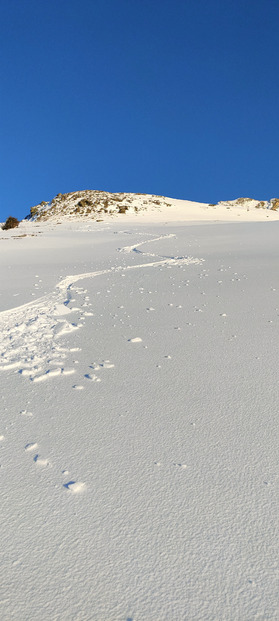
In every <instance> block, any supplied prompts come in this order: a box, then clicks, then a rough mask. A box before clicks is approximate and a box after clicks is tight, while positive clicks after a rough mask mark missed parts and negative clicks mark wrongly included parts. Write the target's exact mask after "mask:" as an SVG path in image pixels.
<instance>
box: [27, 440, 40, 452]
mask: <svg viewBox="0 0 279 621" xmlns="http://www.w3.org/2000/svg"><path fill="white" fill-rule="evenodd" d="M38 448H39V447H38V443H37V442H29V443H28V444H26V445H25V447H24V450H25V451H26V452H27V453H31V452H32V451H36V450H37V449H38Z"/></svg>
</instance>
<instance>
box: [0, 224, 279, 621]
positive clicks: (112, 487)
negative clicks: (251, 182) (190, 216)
mask: <svg viewBox="0 0 279 621" xmlns="http://www.w3.org/2000/svg"><path fill="white" fill-rule="evenodd" d="M26 226H27V225H26ZM28 226H29V227H30V231H31V230H32V231H33V232H35V236H34V237H28V235H27V237H24V238H14V236H15V233H10V235H8V234H6V237H5V239H1V240H0V255H1V267H0V275H1V295H0V308H1V309H3V310H2V312H1V313H0V329H1V334H0V342H1V352H0V354H1V355H0V382H1V406H2V407H1V422H0V447H1V448H0V466H1V467H0V477H1V512H0V520H1V531H0V532H1V551H2V562H1V568H0V573H1V576H0V578H1V579H0V585H1V586H0V618H1V619H3V620H10V619H16V620H20V621H21V620H27V619H28V620H33V619H44V621H45V620H46V621H50V620H51V621H53V620H59V621H60V620H61V621H64V620H65V621H66V620H79V621H84V620H85V621H87V620H90V621H91V620H94V621H95V620H96V621H118V620H119V621H127V620H128V619H129V620H131V621H147V620H148V621H180V620H187V621H188V620H190V621H195V620H197V621H198V620H199V621H200V620H204V621H207V620H210V619H212V620H218V621H220V620H224V621H236V620H241V621H246V620H247V621H250V620H252V619H257V620H261V621H263V620H265V619H272V620H274V621H275V620H277V619H278V618H279V607H278V557H279V550H278V547H279V546H278V513H279V511H278V509H279V507H278V504H279V503H278V474H279V467H278V440H279V437H278V436H279V434H278V405H279V400H278V390H277V366H278V342H279V297H278V291H279V279H278V275H279V267H278V266H279V261H278V258H279V257H278V254H279V250H278V248H279V244H278V236H279V224H278V223H276V222H272V223H270V222H266V223H237V224H234V223H230V224H220V223H219V224H212V223H211V224H203V225H193V224H192V225H191V226H190V225H189V226H187V225H182V224H181V225H178V224H177V225H175V224H172V225H171V226H170V225H164V224H163V223H157V224H154V223H153V224H152V223H149V224H148V223H147V224H144V223H142V224H140V225H137V224H136V223H133V224H129V223H127V221H125V227H124V226H123V224H121V222H120V221H119V222H117V223H115V222H111V223H105V224H102V223H92V224H91V225H85V224H80V225H79V226H77V227H76V228H77V230H71V227H70V226H68V227H67V226H64V227H63V226H62V227H55V226H52V227H51V226H49V225H41V226H39V225H36V228H32V225H31V224H30V225H28ZM33 227H34V225H33ZM73 228H74V226H73V227H72V229H73ZM28 230H29V229H28V228H26V231H27V233H28Z"/></svg>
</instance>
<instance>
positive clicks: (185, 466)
mask: <svg viewBox="0 0 279 621" xmlns="http://www.w3.org/2000/svg"><path fill="white" fill-rule="evenodd" d="M173 465H174V466H176V468H183V469H185V468H187V465H186V464H176V463H175V462H173Z"/></svg>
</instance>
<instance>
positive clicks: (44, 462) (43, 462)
mask: <svg viewBox="0 0 279 621" xmlns="http://www.w3.org/2000/svg"><path fill="white" fill-rule="evenodd" d="M33 461H34V462H35V464H36V465H37V466H39V467H40V468H47V466H50V462H49V461H48V459H46V458H45V457H41V456H40V455H35V457H34V460H33Z"/></svg>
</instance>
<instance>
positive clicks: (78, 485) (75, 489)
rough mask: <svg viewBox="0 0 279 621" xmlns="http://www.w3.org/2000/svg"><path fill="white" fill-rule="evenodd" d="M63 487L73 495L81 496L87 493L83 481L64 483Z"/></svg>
mask: <svg viewBox="0 0 279 621" xmlns="http://www.w3.org/2000/svg"><path fill="white" fill-rule="evenodd" d="M63 487H65V489H66V490H67V491H68V492H70V493H71V494H80V493H81V492H84V491H85V488H86V485H85V483H83V482H82V481H69V482H68V483H64V485H63Z"/></svg>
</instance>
